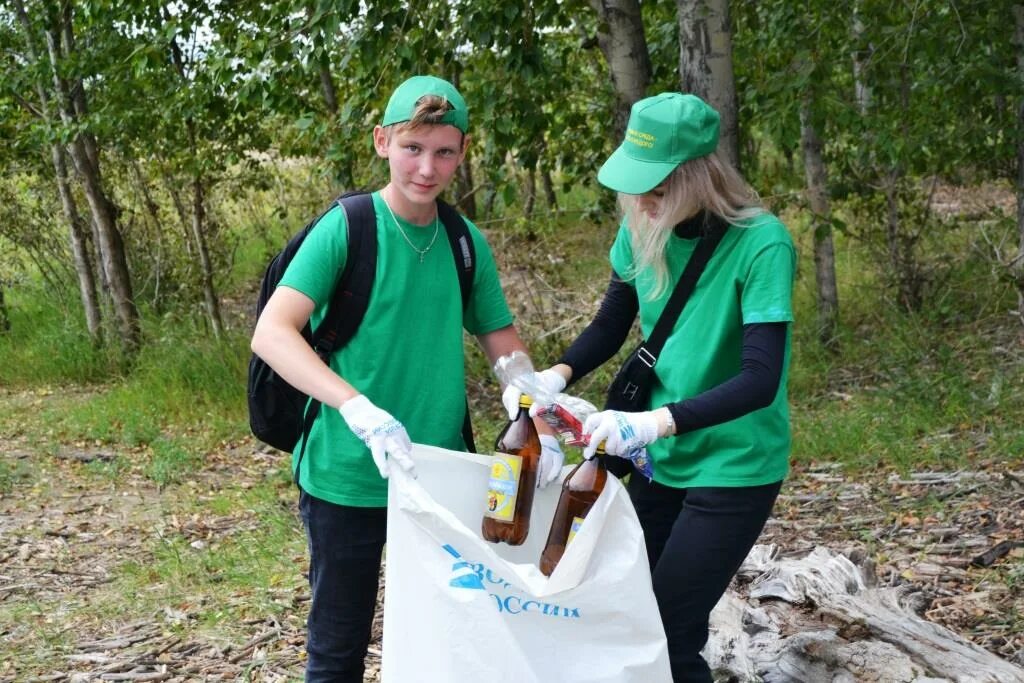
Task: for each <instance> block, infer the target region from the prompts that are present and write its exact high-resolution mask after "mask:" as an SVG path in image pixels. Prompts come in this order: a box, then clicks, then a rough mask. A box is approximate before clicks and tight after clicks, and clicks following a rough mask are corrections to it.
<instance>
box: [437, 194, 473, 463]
mask: <svg viewBox="0 0 1024 683" xmlns="http://www.w3.org/2000/svg"><path fill="white" fill-rule="evenodd" d="M437 215H438V216H439V217H440V218H441V222H442V223H444V231H445V233H446V234H447V235H448V244H449V245H450V246H451V248H452V257H453V258H454V259H455V271H456V272H457V273H458V274H459V291H460V292H462V312H463V313H465V312H466V308H467V307H468V306H469V297H470V296H471V295H472V294H473V277H474V275H475V273H476V249H475V247H474V246H473V237H472V235H470V234H469V226H468V225H466V221H465V219H463V217H462V216H461V215H460V214H459V212H458V211H456V210H455V209H454V208H453V207H452V206H451V205H450V204H447V203H445V202H443V201H441V200H440V199H438V200H437ZM462 440H463V441H464V442H465V444H466V448H468V449H469V450H470V452H471V453H476V441H475V440H474V439H473V424H472V421H471V420H470V417H469V396H466V413H465V417H463V419H462Z"/></svg>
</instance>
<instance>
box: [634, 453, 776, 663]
mask: <svg viewBox="0 0 1024 683" xmlns="http://www.w3.org/2000/svg"><path fill="white" fill-rule="evenodd" d="M781 487H782V482H776V483H774V484H767V485H764V486H750V487H739V488H725V487H714V488H689V489H676V488H671V487H669V486H663V485H661V484H658V483H654V482H648V481H647V480H646V479H645V478H644V477H641V476H639V475H637V474H635V473H634V474H633V476H631V477H630V481H629V486H628V488H629V496H630V498H632V500H633V506H634V507H635V508H636V514H637V517H639V519H640V525H641V526H642V527H643V530H644V540H645V541H646V543H647V558H648V560H650V563H651V575H652V579H653V583H654V596H655V598H656V599H657V601H658V609H659V611H660V612H661V621H662V623H663V624H664V626H665V636H666V638H667V639H668V655H669V661H670V662H671V665H672V680H673V681H674V683H684V682H686V683H690V682H691V681H692V682H694V683H696V682H698V681H699V682H700V683H711V680H712V679H711V670H710V669H709V668H708V665H707V662H705V661H704V658H703V657H701V656H700V651H701V649H702V648H703V647H704V645H705V644H706V643H707V640H708V617H709V615H710V614H711V610H712V609H713V608H714V606H715V604H716V603H717V602H718V599H719V598H721V597H722V595H723V594H724V593H725V589H726V588H728V587H729V582H730V581H731V580H732V577H733V576H734V575H735V574H736V571H737V570H738V569H739V568H740V565H741V564H742V563H743V560H744V559H745V558H746V556H747V553H749V552H750V549H751V548H752V547H753V546H754V542H755V541H756V540H757V537H758V535H759V534H760V533H761V529H762V528H764V523H765V522H766V521H767V520H768V515H769V514H771V510H772V505H773V504H774V503H775V498H776V496H778V494H779V489H780V488H781Z"/></svg>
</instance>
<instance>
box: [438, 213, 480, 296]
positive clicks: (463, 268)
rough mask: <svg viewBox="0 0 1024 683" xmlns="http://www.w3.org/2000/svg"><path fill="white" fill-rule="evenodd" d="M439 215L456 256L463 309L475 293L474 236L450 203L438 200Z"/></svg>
mask: <svg viewBox="0 0 1024 683" xmlns="http://www.w3.org/2000/svg"><path fill="white" fill-rule="evenodd" d="M437 215H438V216H439V217H440V218H441V222H442V223H444V231H445V233H447V235H448V243H449V244H450V245H451V248H452V256H453V257H454V258H455V270H456V271H457V272H458V274H459V290H460V291H461V292H462V310H463V312H465V310H466V307H467V306H469V297H470V295H472V293H473V276H474V274H475V272H476V248H475V247H474V246H473V237H472V236H471V235H470V234H469V226H468V225H466V221H465V219H463V218H462V216H461V215H460V214H459V212H458V211H456V210H455V208H454V207H452V206H451V205H450V204H447V203H446V202H443V201H441V200H440V199H438V200H437Z"/></svg>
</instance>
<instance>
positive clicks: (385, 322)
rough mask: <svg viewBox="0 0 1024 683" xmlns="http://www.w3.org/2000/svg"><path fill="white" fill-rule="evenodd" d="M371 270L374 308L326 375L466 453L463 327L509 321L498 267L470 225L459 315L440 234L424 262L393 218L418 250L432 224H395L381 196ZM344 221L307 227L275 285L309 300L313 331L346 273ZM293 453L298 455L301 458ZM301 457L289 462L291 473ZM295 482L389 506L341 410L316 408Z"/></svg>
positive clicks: (423, 435) (415, 432) (334, 498)
mask: <svg viewBox="0 0 1024 683" xmlns="http://www.w3.org/2000/svg"><path fill="white" fill-rule="evenodd" d="M373 205H374V212H375V214H376V216H377V241H378V245H379V246H378V254H377V272H376V275H375V276H374V284H373V290H372V293H371V294H370V304H369V307H368V308H367V311H366V316H365V317H364V318H363V321H362V323H361V324H360V326H359V329H358V330H357V331H356V334H355V336H353V337H352V339H351V340H350V341H349V343H348V344H347V345H345V347H344V348H342V349H340V350H339V351H337V352H336V353H334V354H333V355H332V356H331V359H330V366H331V369H332V370H334V371H335V372H336V373H338V374H339V375H340V376H341V377H343V378H345V380H346V381H347V382H349V383H350V384H351V385H352V386H353V387H355V388H356V389H357V390H358V391H360V392H361V393H363V394H365V395H366V396H367V398H369V399H370V400H371V401H372V402H373V403H374V404H376V405H377V406H379V407H380V408H382V409H383V410H386V411H388V412H389V413H391V414H392V415H393V416H394V417H395V418H396V419H398V420H399V421H400V422H401V423H402V424H403V425H405V428H406V430H407V431H408V432H409V437H410V438H411V439H412V440H413V442H415V443H422V444H429V445H433V446H440V447H442V448H449V449H453V450H465V444H464V443H463V440H462V422H463V416H464V412H465V401H466V394H465V369H464V357H463V334H462V330H463V327H465V329H466V330H467V331H468V332H469V333H470V334H474V335H480V334H486V333H488V332H493V331H495V330H498V329H501V328H503V327H507V326H508V325H510V324H512V320H513V318H512V314H511V312H510V311H509V308H508V305H507V303H506V302H505V297H504V294H503V293H502V290H501V283H500V281H499V278H498V271H497V267H496V265H495V263H494V257H493V255H492V254H491V250H490V247H489V246H488V245H487V242H486V240H485V239H484V237H483V235H481V234H480V231H479V230H478V229H477V228H476V226H474V225H473V224H472V223H470V222H469V221H467V224H468V225H469V232H470V235H471V236H472V239H473V244H474V246H475V248H476V270H475V273H474V278H473V289H472V294H471V296H470V299H469V305H468V307H467V308H466V311H465V316H463V310H462V294H461V291H460V289H459V280H458V273H457V271H456V266H455V259H454V257H453V255H452V250H451V247H450V246H449V242H448V238H447V236H446V234H445V229H444V225H443V224H441V225H439V227H438V230H439V232H438V233H437V236H436V239H435V241H434V243H433V246H432V247H431V248H430V250H429V251H427V253H426V254H425V255H424V257H423V261H422V263H421V262H420V255H419V254H418V253H416V252H415V251H414V250H413V249H412V247H411V246H410V245H409V243H408V242H407V241H406V238H405V237H403V235H402V234H401V233H400V232H399V228H398V226H396V224H395V220H397V221H399V222H400V224H401V229H402V230H404V232H405V235H407V236H408V239H409V240H411V241H412V242H413V243H414V244H415V245H416V247H417V248H418V249H420V250H422V249H425V248H426V247H427V245H429V244H430V242H431V239H432V238H434V227H433V226H427V227H421V226H417V225H414V224H412V223H408V222H406V221H404V220H402V219H401V218H397V217H396V218H395V219H392V216H391V214H390V213H389V211H388V207H387V205H386V204H384V201H383V200H382V199H381V197H380V194H379V193H378V192H374V193H373ZM347 246H348V240H347V231H346V225H345V214H344V212H343V211H342V210H341V208H340V207H335V208H334V209H331V210H330V211H329V212H328V213H327V214H326V215H325V216H324V217H323V218H321V219H320V221H319V222H318V223H317V225H316V226H315V227H314V228H313V230H312V231H311V232H310V234H309V236H308V237H306V240H305V241H304V242H303V243H302V246H301V247H300V248H299V250H298V252H297V253H296V254H295V257H294V259H293V260H292V262H291V263H290V264H289V266H288V268H287V270H286V271H285V274H284V277H282V278H281V282H280V283H279V286H285V287H291V288H292V289H296V290H298V291H300V292H302V293H303V294H305V295H306V296H308V297H309V298H311V299H312V300H313V301H314V302H315V304H316V308H315V310H314V312H313V315H312V317H311V324H312V325H313V327H314V328H315V327H316V325H318V324H319V323H320V321H321V320H322V319H323V317H324V315H325V314H326V310H327V305H328V303H329V302H330V299H331V297H332V296H333V294H334V290H335V288H336V286H337V284H338V279H339V278H340V276H341V271H342V269H343V268H344V266H345V258H346V254H347ZM300 447H301V442H300V444H299V446H297V447H296V449H295V453H296V454H298V453H299V448H300ZM297 460H298V457H297V455H295V456H293V462H292V467H293V469H294V467H295V464H296V461H297ZM300 467H301V472H300V473H299V475H300V476H299V482H300V484H301V486H302V488H303V489H304V490H305V491H306V492H308V493H309V494H310V495H312V496H315V497H317V498H320V499H322V500H326V501H329V502H332V503H336V504H338V505H353V506H358V507H375V506H384V505H386V504H387V482H386V481H385V480H384V479H382V478H381V476H380V474H379V473H378V471H377V468H376V466H375V465H374V463H373V459H372V458H371V456H370V452H369V450H368V449H367V448H366V446H364V445H363V442H362V441H360V440H359V438H358V437H356V436H355V435H354V434H353V433H352V431H351V430H350V429H349V428H348V424H347V423H346V422H345V420H344V418H342V417H341V415H340V414H339V413H338V411H337V410H334V409H332V408H325V409H323V410H321V412H320V415H319V416H318V417H317V419H316V422H315V423H314V425H313V428H312V431H311V432H310V435H309V443H308V444H307V445H306V449H305V453H304V455H303V457H302V462H301V465H300Z"/></svg>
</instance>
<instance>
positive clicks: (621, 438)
mask: <svg viewBox="0 0 1024 683" xmlns="http://www.w3.org/2000/svg"><path fill="white" fill-rule="evenodd" d="M658 429H659V423H658V416H657V415H655V414H654V411H646V412H643V413H624V412H621V411H618V410H603V411H601V412H600V413H594V414H593V415H591V416H590V417H588V418H587V421H586V422H584V423H583V433H584V434H587V435H589V436H590V443H589V444H588V445H587V447H586V448H585V449H583V456H584V457H585V458H592V457H593V456H594V452H595V451H596V450H597V446H598V445H599V444H600V443H601V442H602V441H603V442H604V450H605V453H607V454H608V455H618V456H623V457H625V456H626V455H627V454H629V453H631V452H633V451H635V450H636V449H638V448H643V447H644V446H646V445H647V444H649V443H651V442H652V441H654V440H655V439H657V438H658Z"/></svg>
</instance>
